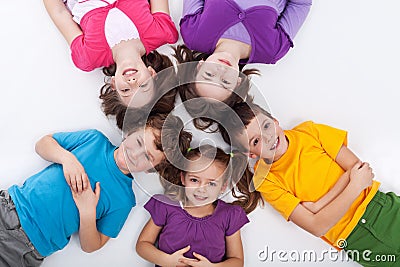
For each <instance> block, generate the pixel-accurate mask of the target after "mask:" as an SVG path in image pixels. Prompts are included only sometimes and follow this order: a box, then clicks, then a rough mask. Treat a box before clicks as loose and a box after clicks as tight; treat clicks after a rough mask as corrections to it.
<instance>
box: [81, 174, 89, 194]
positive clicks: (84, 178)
mask: <svg viewBox="0 0 400 267" xmlns="http://www.w3.org/2000/svg"><path fill="white" fill-rule="evenodd" d="M88 186H89V178H88V176H87V174H86V173H85V172H84V173H82V190H86V189H87V188H88Z"/></svg>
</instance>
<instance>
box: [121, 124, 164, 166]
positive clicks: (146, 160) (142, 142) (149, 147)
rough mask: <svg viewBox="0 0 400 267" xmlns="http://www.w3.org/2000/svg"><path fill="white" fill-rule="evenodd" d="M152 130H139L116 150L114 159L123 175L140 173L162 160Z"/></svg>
mask: <svg viewBox="0 0 400 267" xmlns="http://www.w3.org/2000/svg"><path fill="white" fill-rule="evenodd" d="M154 131H155V130H153V129H152V128H146V130H143V129H140V130H137V131H136V132H133V133H132V134H130V135H129V136H128V137H126V138H125V140H123V142H122V143H121V146H120V147H119V148H118V149H117V150H116V155H115V159H116V162H117V165H118V166H119V167H120V169H121V171H123V172H125V173H129V172H131V173H134V172H142V171H147V170H150V169H152V168H153V167H154V166H156V165H158V164H159V163H160V162H161V161H162V160H163V159H164V158H165V156H164V153H163V152H161V151H160V150H158V149H157V147H156V145H155V143H154V140H155V136H154V133H153V132H154Z"/></svg>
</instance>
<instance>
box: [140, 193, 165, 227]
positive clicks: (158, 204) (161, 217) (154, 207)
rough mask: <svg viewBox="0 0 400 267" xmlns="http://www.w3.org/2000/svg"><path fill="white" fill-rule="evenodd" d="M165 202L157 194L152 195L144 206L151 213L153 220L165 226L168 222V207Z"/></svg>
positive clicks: (158, 224)
mask: <svg viewBox="0 0 400 267" xmlns="http://www.w3.org/2000/svg"><path fill="white" fill-rule="evenodd" d="M166 205H167V204H165V203H163V202H162V201H160V200H158V199H157V195H156V196H154V197H151V198H150V199H149V201H148V202H147V203H146V204H145V205H144V208H145V209H146V210H147V211H148V212H149V213H150V216H151V218H152V219H153V222H154V223H155V224H156V225H157V226H160V227H163V226H164V225H165V224H166V222H167V214H168V212H167V208H166Z"/></svg>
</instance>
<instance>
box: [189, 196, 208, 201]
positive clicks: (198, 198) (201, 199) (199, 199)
mask: <svg viewBox="0 0 400 267" xmlns="http://www.w3.org/2000/svg"><path fill="white" fill-rule="evenodd" d="M193 196H194V198H195V199H196V200H197V201H205V200H206V199H207V198H208V197H204V196H199V195H193Z"/></svg>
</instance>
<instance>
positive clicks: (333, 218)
mask: <svg viewBox="0 0 400 267" xmlns="http://www.w3.org/2000/svg"><path fill="white" fill-rule="evenodd" d="M373 176H374V175H373V173H372V170H371V168H370V167H369V165H368V164H367V163H365V164H361V163H357V164H356V165H355V166H354V167H353V168H352V169H351V171H350V182H349V184H348V185H347V186H346V188H345V189H344V190H343V192H341V193H340V194H339V195H338V196H337V197H336V198H335V199H334V200H333V201H331V202H330V203H329V204H328V205H326V206H325V207H324V208H322V209H321V210H320V211H319V212H317V213H315V214H314V213H312V212H310V211H309V210H308V209H306V208H305V207H303V206H302V205H297V207H296V208H295V209H294V211H293V212H292V214H291V215H290V216H289V219H290V220H291V221H293V222H294V223H295V224H297V225H298V226H300V227H301V228H303V229H304V230H306V231H308V232H310V233H311V234H313V235H315V236H322V235H324V234H325V233H326V232H327V231H329V229H331V228H332V227H333V226H334V225H335V224H336V223H337V222H338V221H339V220H340V219H341V218H342V217H343V216H344V215H345V214H346V212H347V210H348V209H349V208H350V206H351V205H352V203H353V202H354V201H355V200H356V199H357V197H358V196H359V194H360V193H361V191H362V190H364V189H365V188H366V187H368V186H370V185H371V184H372V178H373Z"/></svg>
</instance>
